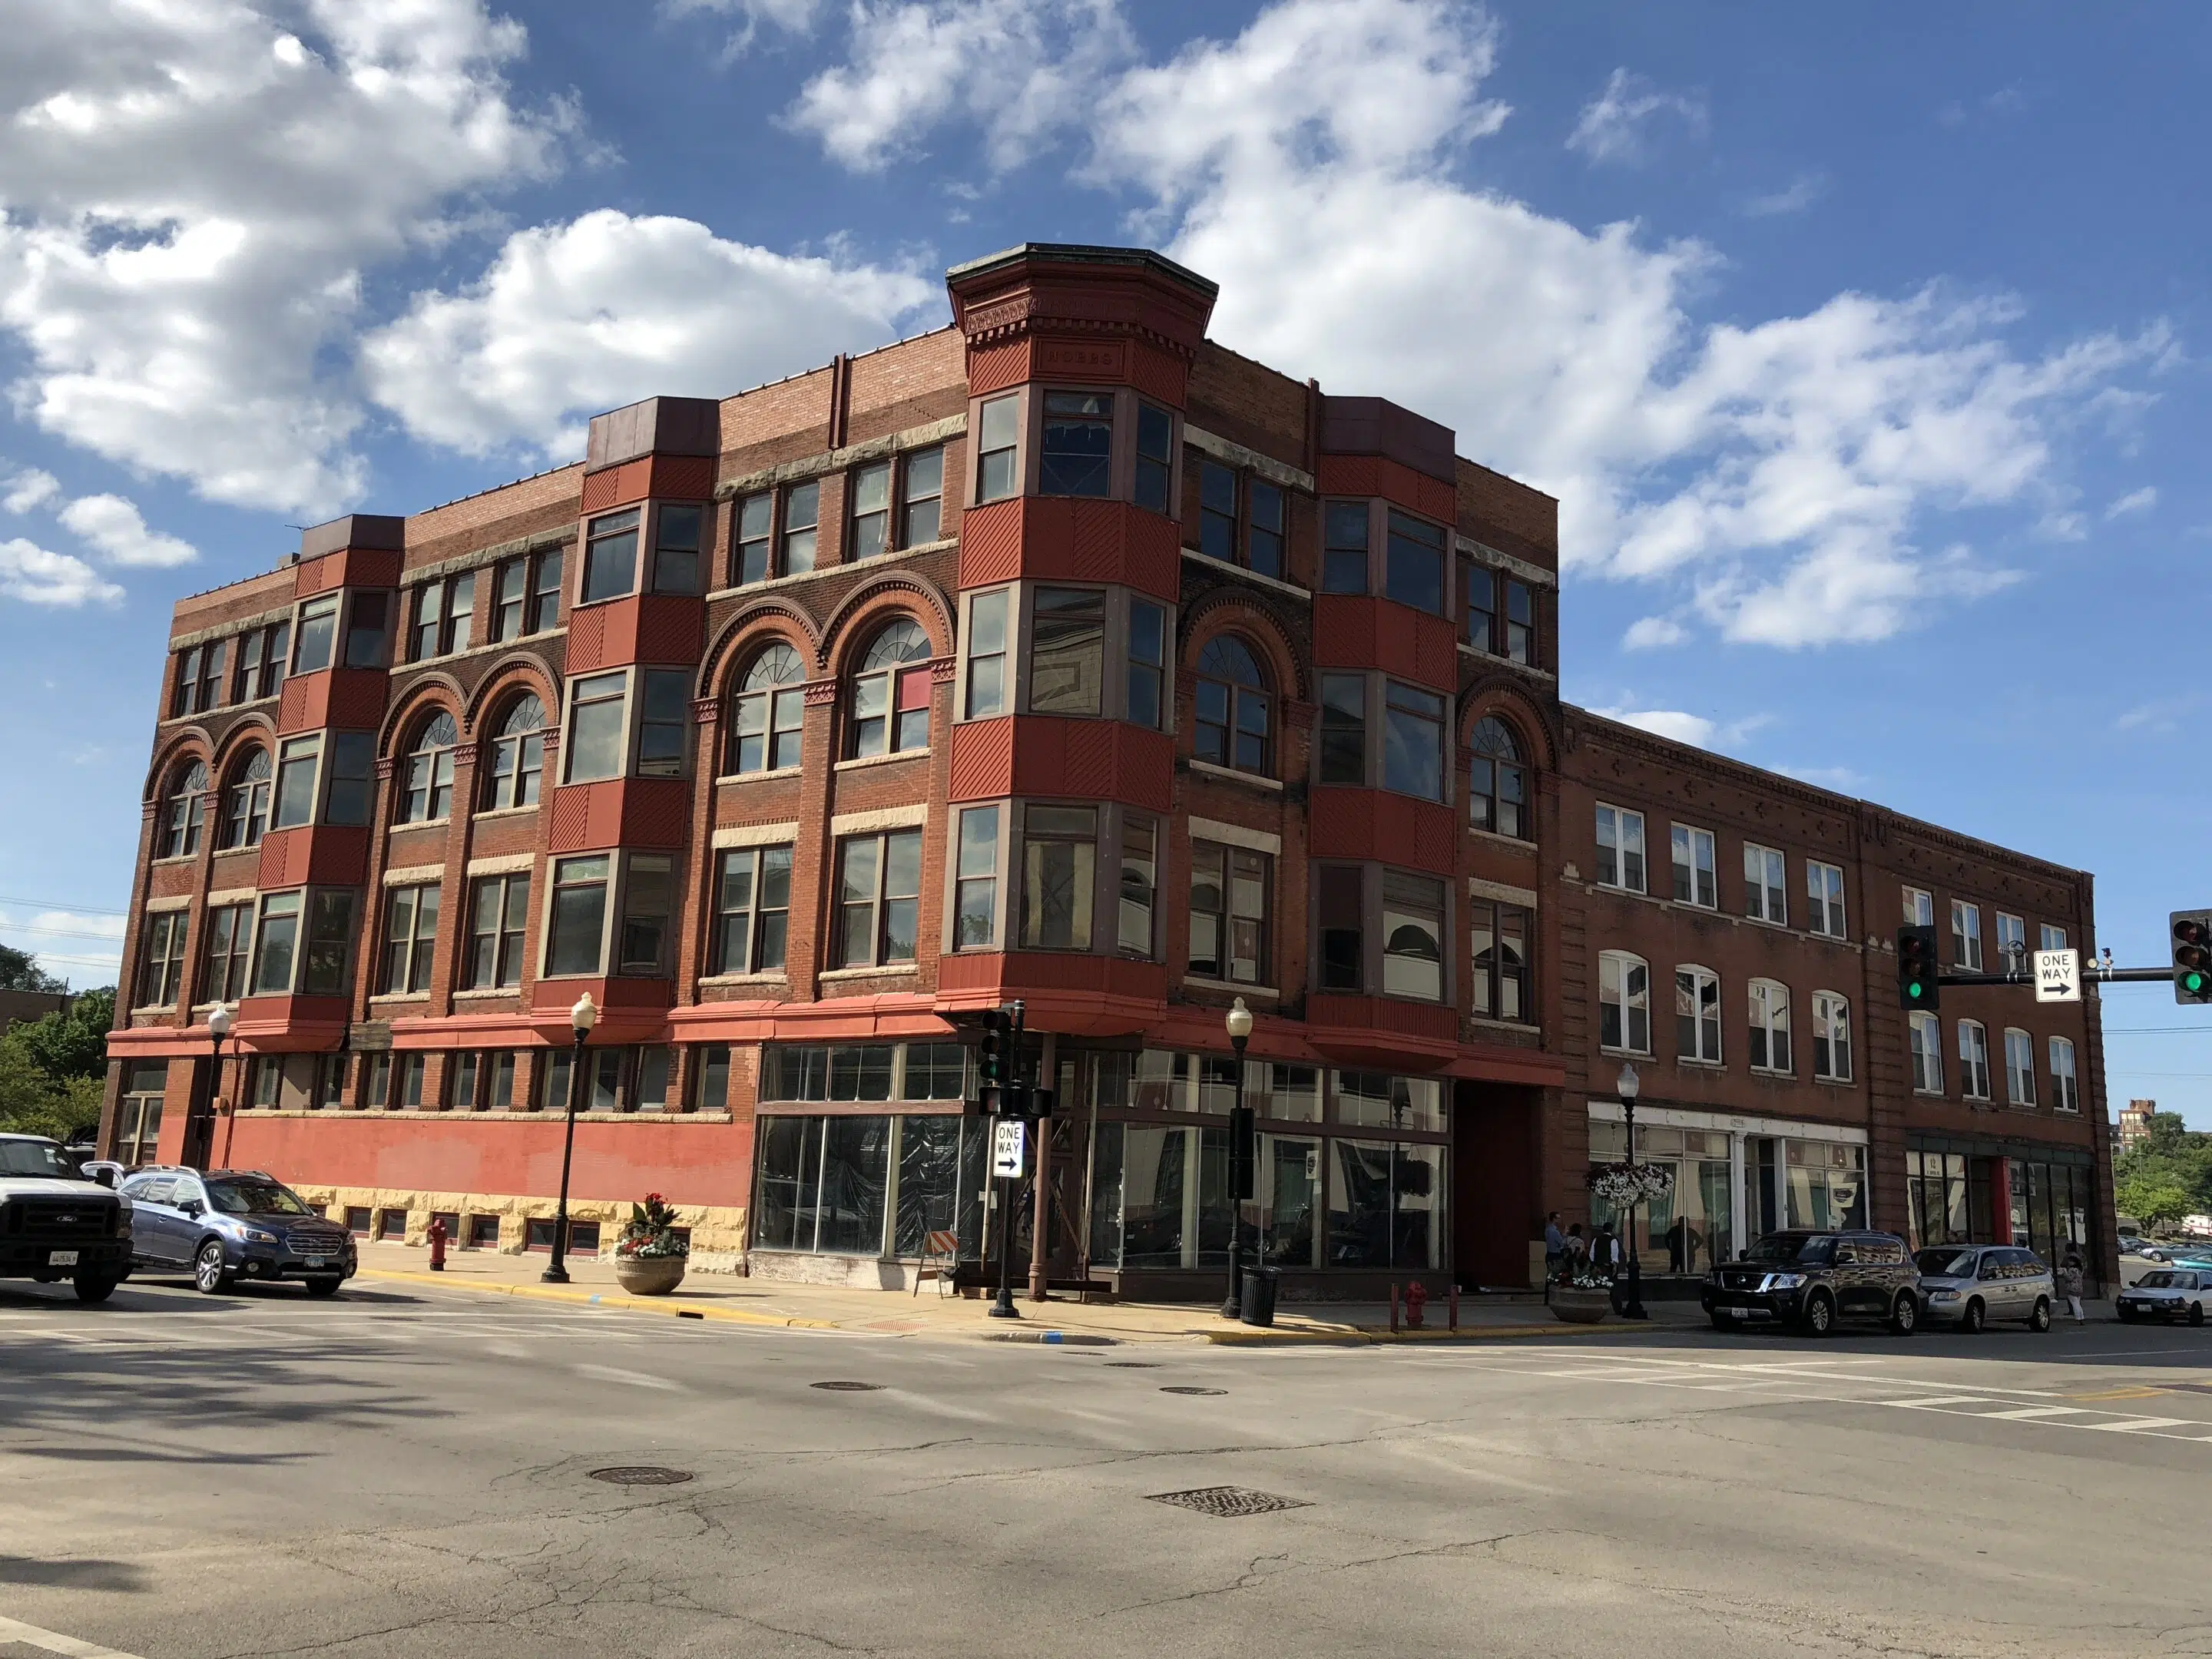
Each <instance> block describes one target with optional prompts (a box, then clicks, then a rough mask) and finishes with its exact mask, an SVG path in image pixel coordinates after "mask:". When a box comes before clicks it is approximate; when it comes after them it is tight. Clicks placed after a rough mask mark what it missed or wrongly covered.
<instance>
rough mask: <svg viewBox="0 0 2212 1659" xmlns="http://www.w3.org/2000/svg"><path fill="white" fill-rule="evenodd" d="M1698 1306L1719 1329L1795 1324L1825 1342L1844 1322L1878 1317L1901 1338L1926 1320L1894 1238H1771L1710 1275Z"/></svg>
mask: <svg viewBox="0 0 2212 1659" xmlns="http://www.w3.org/2000/svg"><path fill="white" fill-rule="evenodd" d="M1698 1300H1699V1304H1700V1305H1702V1306H1703V1307H1704V1309H1705V1314H1706V1316H1707V1317H1709V1318H1710V1319H1711V1321H1712V1322H1713V1328H1714V1329H1715V1330H1718V1331H1726V1330H1735V1329H1739V1328H1742V1327H1744V1326H1747V1325H1754V1324H1773V1325H1794V1326H1796V1327H1797V1328H1799V1329H1800V1330H1802V1331H1803V1332H1804V1333H1805V1334H1807V1335H1808V1336H1826V1334H1828V1333H1829V1332H1830V1331H1832V1330H1833V1329H1834V1328H1835V1325H1836V1322H1837V1321H1838V1319H1879V1320H1881V1321H1883V1322H1886V1323H1887V1325H1888V1327H1889V1328H1890V1329H1891V1330H1893V1331H1894V1332H1895V1333H1896V1334H1898V1335H1899V1336H1909V1335H1910V1334H1911V1333H1912V1331H1913V1330H1914V1328H1916V1327H1917V1325H1918V1324H1919V1322H1920V1276H1919V1274H1918V1273H1917V1272H1916V1271H1915V1270H1914V1267H1913V1265H1912V1257H1911V1255H1909V1254H1908V1253H1907V1252H1906V1250H1905V1241H1904V1240H1903V1239H1901V1238H1899V1237H1897V1235H1896V1234H1894V1233H1874V1232H1814V1231H1803V1230H1792V1231H1788V1232H1779V1233H1769V1234H1767V1235H1766V1236H1765V1237H1764V1238H1761V1239H1760V1240H1759V1242H1758V1243H1755V1244H1753V1246H1752V1247H1751V1248H1750V1249H1748V1250H1746V1251H1745V1252H1744V1253H1743V1255H1741V1256H1740V1257H1739V1258H1738V1259H1736V1260H1735V1261H1724V1262H1722V1263H1721V1264H1720V1265H1719V1266H1718V1267H1715V1268H1714V1269H1713V1270H1712V1271H1711V1273H1707V1274H1706V1275H1705V1285H1704V1286H1703V1287H1702V1288H1701V1289H1700V1290H1699V1296H1698Z"/></svg>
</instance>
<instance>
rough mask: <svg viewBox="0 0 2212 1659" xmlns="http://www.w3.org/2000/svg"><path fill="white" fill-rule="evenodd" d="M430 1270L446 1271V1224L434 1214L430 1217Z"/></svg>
mask: <svg viewBox="0 0 2212 1659" xmlns="http://www.w3.org/2000/svg"><path fill="white" fill-rule="evenodd" d="M430 1271H431V1272H432V1273H443V1272H445V1271H446V1224H445V1222H444V1221H443V1220H442V1219H441V1218H439V1217H437V1216H435V1215H434V1216H432V1217H431V1218H430Z"/></svg>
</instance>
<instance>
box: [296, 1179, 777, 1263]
mask: <svg viewBox="0 0 2212 1659" xmlns="http://www.w3.org/2000/svg"><path fill="white" fill-rule="evenodd" d="M294 1190H295V1191H296V1192H298V1194H300V1196H301V1198H302V1199H304V1200H307V1202H308V1203H309V1204H313V1205H319V1206H323V1207H325V1209H327V1210H328V1211H329V1212H330V1214H331V1219H333V1220H337V1221H343V1220H344V1218H345V1212H347V1211H348V1210H368V1211H369V1212H372V1213H374V1212H377V1211H380V1210H404V1211H405V1212H407V1231H406V1235H405V1239H404V1242H405V1243H409V1244H412V1245H427V1244H428V1243H429V1242H430V1218H431V1217H432V1216H433V1215H436V1214H439V1213H441V1212H442V1213H445V1214H448V1215H458V1216H459V1217H460V1218H461V1225H462V1226H463V1227H464V1228H465V1227H466V1226H467V1225H468V1218H469V1217H471V1216H477V1215H484V1216H497V1217H498V1218H499V1219H500V1229H499V1249H500V1253H501V1255H523V1254H525V1253H526V1251H527V1250H528V1249H529V1243H530V1225H529V1224H530V1223H532V1222H533V1221H550V1220H552V1219H553V1218H554V1215H555V1213H556V1211H557V1209H558V1207H559V1206H557V1205H556V1203H555V1202H554V1200H551V1199H550V1198H523V1197H517V1196H515V1195H514V1194H507V1193H438V1192H422V1191H420V1190H417V1189H415V1188H390V1187H328V1186H315V1185H312V1184H308V1183H306V1182H302V1183H301V1184H300V1185H299V1186H297V1187H296V1188H295V1189H294ZM670 1207H671V1209H673V1210H674V1211H675V1212H676V1225H678V1226H679V1227H689V1228H690V1230H691V1257H690V1261H691V1270H692V1271H693V1272H694V1273H743V1272H744V1261H745V1256H744V1249H745V1212H744V1209H742V1208H740V1207H735V1206H710V1205H704V1204H677V1205H671V1206H670ZM629 1212H630V1206H629V1202H628V1201H627V1200H612V1199H589V1198H572V1199H570V1200H568V1219H569V1220H570V1221H572V1222H575V1221H596V1222H598V1223H599V1259H600V1260H601V1261H612V1260H613V1259H614V1250H615V1236H616V1235H617V1233H618V1232H619V1231H621V1230H622V1227H623V1223H625V1222H627V1221H628V1220H629ZM446 1248H447V1249H460V1248H462V1241H461V1240H460V1239H458V1238H457V1239H450V1240H448V1241H447V1246H446Z"/></svg>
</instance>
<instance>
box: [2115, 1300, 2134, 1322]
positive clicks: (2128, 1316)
mask: <svg viewBox="0 0 2212 1659" xmlns="http://www.w3.org/2000/svg"><path fill="white" fill-rule="evenodd" d="M2115 1311H2116V1312H2117V1313H2118V1315H2119V1316H2120V1323H2121V1324H2123V1325H2132V1324H2134V1323H2135V1322H2136V1310H2134V1309H2133V1308H2130V1307H2128V1306H2126V1305H2124V1304H2123V1305H2122V1306H2120V1307H2119V1308H2118V1309H2116V1310H2115Z"/></svg>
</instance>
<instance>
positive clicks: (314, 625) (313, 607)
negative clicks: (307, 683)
mask: <svg viewBox="0 0 2212 1659" xmlns="http://www.w3.org/2000/svg"><path fill="white" fill-rule="evenodd" d="M337 638H338V596H337V594H335V593H325V594H321V595H319V596H318V597H317V598H315V599H309V600H308V601H307V603H306V604H305V605H301V607H300V623H299V627H298V629H296V630H295V633H294V635H293V643H292V671H293V672H294V673H295V674H313V673H314V672H316V671H318V670H319V669H325V668H328V667H329V666H330V665H331V653H332V652H333V651H334V650H335V649H336V647H337Z"/></svg>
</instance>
